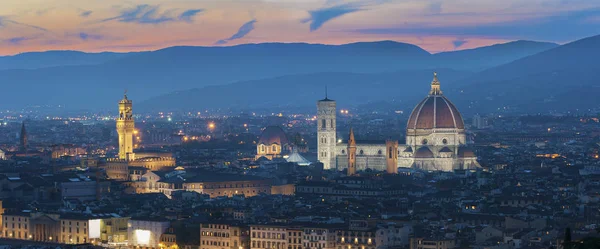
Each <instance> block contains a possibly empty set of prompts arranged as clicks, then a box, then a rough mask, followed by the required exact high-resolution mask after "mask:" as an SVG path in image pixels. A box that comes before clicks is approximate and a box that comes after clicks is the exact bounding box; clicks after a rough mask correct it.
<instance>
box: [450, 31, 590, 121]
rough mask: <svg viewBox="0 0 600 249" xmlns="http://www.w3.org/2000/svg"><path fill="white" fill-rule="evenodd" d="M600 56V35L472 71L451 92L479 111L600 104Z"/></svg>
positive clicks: (586, 107)
mask: <svg viewBox="0 0 600 249" xmlns="http://www.w3.org/2000/svg"><path fill="white" fill-rule="evenodd" d="M599 57H600V36H593V37H589V38H585V39H581V40H578V41H575V42H571V43H568V44H565V45H562V46H559V47H556V48H553V49H550V50H547V51H543V52H540V53H538V54H535V55H531V56H528V57H524V58H522V59H519V60H516V61H513V62H510V63H507V64H504V65H500V66H497V67H493V68H489V69H487V70H484V71H481V72H479V73H476V74H474V75H471V76H469V77H468V78H466V79H464V80H461V81H462V83H461V85H462V86H461V87H459V88H456V89H455V91H454V92H453V93H452V95H456V98H455V99H456V101H457V102H458V103H459V105H461V106H472V107H477V108H478V109H479V111H481V112H488V111H494V110H498V109H502V108H505V107H508V108H510V109H513V110H519V111H523V112H547V111H553V110H554V111H567V110H577V109H579V110H589V109H593V108H596V109H598V108H599V107H600V106H599V104H600V100H599V98H598V97H597V96H598V94H600V63H598V62H597V61H598V58H599ZM592 96H596V97H592Z"/></svg>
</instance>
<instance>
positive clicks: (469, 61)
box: [434, 40, 559, 70]
mask: <svg viewBox="0 0 600 249" xmlns="http://www.w3.org/2000/svg"><path fill="white" fill-rule="evenodd" d="M558 46H559V45H558V44H556V43H549V42H534V41H523V40H519V41H514V42H508V43H502V44H495V45H491V46H485V47H479V48H474V49H466V50H459V51H452V52H443V53H438V54H434V58H435V61H437V62H438V63H440V64H439V66H440V67H452V68H454V69H465V70H473V69H475V70H483V69H487V68H490V67H494V66H498V65H502V64H505V63H508V62H511V61H514V60H516V59H519V58H523V57H527V56H530V55H534V54H537V53H539V52H542V51H545V50H548V49H552V48H555V47H558ZM457 62H459V63H458V64H457Z"/></svg>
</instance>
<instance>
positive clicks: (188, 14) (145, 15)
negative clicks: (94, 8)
mask: <svg viewBox="0 0 600 249" xmlns="http://www.w3.org/2000/svg"><path fill="white" fill-rule="evenodd" d="M176 11H177V10H175V9H170V10H165V11H161V9H160V6H158V5H148V4H141V5H137V6H135V7H133V8H127V9H122V10H121V11H120V12H119V15H117V16H113V17H109V18H105V19H103V20H101V21H100V22H108V21H118V22H123V23H137V24H160V23H167V22H188V23H191V22H192V18H193V17H194V16H196V15H197V14H198V13H200V12H202V11H203V10H202V9H189V10H185V11H183V12H181V13H179V14H176V13H175V12H176Z"/></svg>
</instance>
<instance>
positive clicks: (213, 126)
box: [208, 122, 215, 130]
mask: <svg viewBox="0 0 600 249" xmlns="http://www.w3.org/2000/svg"><path fill="white" fill-rule="evenodd" d="M208 128H209V129H211V130H212V129H214V128H215V123H212V122H211V123H208Z"/></svg>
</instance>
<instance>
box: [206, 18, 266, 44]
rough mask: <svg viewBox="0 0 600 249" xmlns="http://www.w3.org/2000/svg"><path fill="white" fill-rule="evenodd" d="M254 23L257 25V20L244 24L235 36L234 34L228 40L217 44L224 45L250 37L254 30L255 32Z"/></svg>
mask: <svg viewBox="0 0 600 249" xmlns="http://www.w3.org/2000/svg"><path fill="white" fill-rule="evenodd" d="M254 23H256V20H251V21H249V22H247V23H244V25H242V26H241V27H240V28H239V29H238V31H237V32H236V33H235V34H233V35H232V36H231V37H229V38H227V39H223V40H219V41H217V42H216V43H215V44H216V45H223V44H227V43H228V42H229V41H232V40H237V39H241V38H244V36H246V35H248V34H249V33H250V32H251V31H252V30H254Z"/></svg>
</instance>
